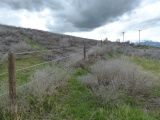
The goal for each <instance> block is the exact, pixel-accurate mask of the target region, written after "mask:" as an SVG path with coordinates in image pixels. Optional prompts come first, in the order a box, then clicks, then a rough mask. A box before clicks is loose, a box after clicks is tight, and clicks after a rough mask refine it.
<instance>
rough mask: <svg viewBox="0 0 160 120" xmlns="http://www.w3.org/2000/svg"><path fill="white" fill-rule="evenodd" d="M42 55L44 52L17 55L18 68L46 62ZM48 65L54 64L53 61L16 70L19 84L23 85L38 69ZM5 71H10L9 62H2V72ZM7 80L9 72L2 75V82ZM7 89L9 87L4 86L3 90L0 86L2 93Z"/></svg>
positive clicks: (0, 78)
mask: <svg viewBox="0 0 160 120" xmlns="http://www.w3.org/2000/svg"><path fill="white" fill-rule="evenodd" d="M42 55H43V53H33V54H28V55H21V56H17V57H16V64H15V65H16V70H19V69H23V68H26V67H29V66H33V65H36V64H40V63H43V62H46V61H44V60H43V59H42V57H41V56H42ZM46 65H52V64H51V63H50V64H44V65H40V66H36V67H33V68H29V69H26V70H22V71H17V72H16V83H17V86H21V85H23V84H25V83H27V82H29V81H30V76H31V75H33V74H34V72H35V71H36V70H37V69H43V68H44V67H46ZM5 72H8V64H7V62H4V63H2V64H0V73H5ZM6 82H8V74H5V75H2V76H0V83H1V84H6ZM6 87H7V86H6ZM4 89H5V90H4ZM7 90H8V88H3V90H1V88H0V93H1V92H2V93H3V92H6V91H7Z"/></svg>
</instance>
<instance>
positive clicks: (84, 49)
mask: <svg viewBox="0 0 160 120" xmlns="http://www.w3.org/2000/svg"><path fill="white" fill-rule="evenodd" d="M83 50H84V60H85V59H86V45H84V49H83Z"/></svg>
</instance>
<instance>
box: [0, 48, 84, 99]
mask: <svg viewBox="0 0 160 120" xmlns="http://www.w3.org/2000/svg"><path fill="white" fill-rule="evenodd" d="M81 48H83V46H82V47H81ZM45 51H51V50H45ZM25 53H26V52H25ZM25 53H24V54H25ZM30 53H32V52H30ZM15 54H19V53H15ZM70 57H71V56H70ZM65 58H68V56H67V57H62V58H58V59H55V60H51V61H47V62H43V63H40V64H36V65H33V66H29V67H26V68H22V69H18V70H16V72H19V71H22V70H26V69H29V68H33V67H37V66H39V65H43V64H47V63H50V62H56V61H58V60H62V59H65ZM72 64H73V63H71V64H69V65H66V66H64V67H65V68H66V67H69V66H70V65H72ZM5 74H8V72H6V73H2V74H0V76H2V75H5ZM50 74H52V73H50ZM47 75H49V74H47ZM30 83H31V82H28V83H26V84H24V85H21V86H19V87H17V88H16V89H17V90H18V89H20V88H22V87H24V86H26V85H28V84H30ZM8 93H9V91H7V92H5V93H3V94H1V95H0V97H2V96H4V95H6V94H8Z"/></svg>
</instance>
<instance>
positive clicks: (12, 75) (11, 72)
mask: <svg viewBox="0 0 160 120" xmlns="http://www.w3.org/2000/svg"><path fill="white" fill-rule="evenodd" d="M8 78H9V79H8V82H9V98H10V112H11V114H12V115H13V117H14V118H15V117H16V115H17V103H16V71H15V54H14V53H13V52H11V51H10V52H9V53H8Z"/></svg>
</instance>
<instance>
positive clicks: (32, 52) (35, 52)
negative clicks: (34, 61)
mask: <svg viewBox="0 0 160 120" xmlns="http://www.w3.org/2000/svg"><path fill="white" fill-rule="evenodd" d="M70 48H82V46H79V47H70ZM55 49H59V48H54V49H51V50H39V51H29V52H21V53H15V54H16V55H22V54H31V53H36V52H44V51H53V50H55Z"/></svg>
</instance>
